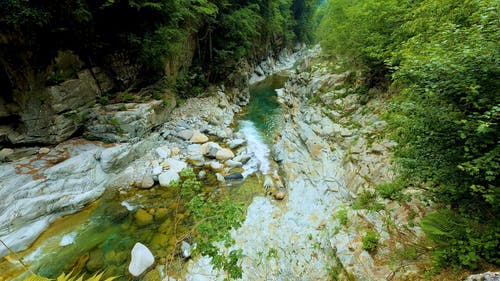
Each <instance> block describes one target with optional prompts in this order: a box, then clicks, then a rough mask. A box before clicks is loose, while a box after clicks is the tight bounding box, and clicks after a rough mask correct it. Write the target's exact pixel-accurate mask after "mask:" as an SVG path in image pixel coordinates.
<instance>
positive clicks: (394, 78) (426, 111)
mask: <svg viewBox="0 0 500 281" xmlns="http://www.w3.org/2000/svg"><path fill="white" fill-rule="evenodd" d="M499 7H500V2H499V1H496V0H466V1H456V0H419V1H399V0H387V1H376V0H356V1H351V0H332V1H329V2H327V3H326V4H325V5H324V6H323V7H322V9H320V11H319V15H318V16H319V18H320V22H321V23H320V25H319V28H318V32H317V33H318V38H319V41H320V42H321V45H322V47H323V50H324V51H325V52H326V53H327V54H330V55H331V56H332V57H334V58H335V59H338V60H339V61H341V62H343V63H344V64H345V65H347V66H348V67H349V68H354V69H356V70H358V71H359V73H361V74H362V76H363V77H364V83H363V85H360V86H359V87H360V89H359V90H360V92H361V93H364V94H366V95H369V94H370V93H373V92H374V91H370V90H369V89H370V88H374V87H378V88H385V89H387V88H389V90H390V92H392V93H395V94H393V97H392V99H391V101H390V110H389V114H388V116H387V118H388V120H389V123H390V124H391V125H392V129H393V138H394V139H395V140H396V141H397V142H398V143H399V145H398V147H397V148H396V150H395V155H396V164H397V167H398V170H399V172H400V174H401V176H400V178H399V179H398V180H396V182H395V183H394V184H393V185H391V187H392V190H391V192H394V193H397V192H398V190H400V189H402V188H404V187H406V186H410V185H412V186H417V187H419V188H422V189H424V190H426V192H427V194H428V196H429V198H431V199H432V200H433V201H434V202H435V203H437V205H438V206H439V207H440V208H439V211H438V212H436V213H434V214H431V215H430V216H428V217H427V218H426V219H425V220H423V221H422V222H421V226H422V229H423V230H424V231H425V232H426V234H427V235H428V237H429V238H431V239H432V240H433V241H434V242H435V243H436V247H435V251H434V262H435V264H436V265H437V266H438V268H439V267H443V266H449V265H452V266H454V267H467V268H472V269H474V268H477V267H478V266H480V264H482V263H483V262H489V263H493V264H496V265H498V264H499V263H500V255H499V251H498V249H499V241H500V231H499V230H500V221H499V220H498V217H497V215H498V212H499V210H500V209H499V206H500V204H499V203H500V181H499V178H498V176H499V173H500V162H499V160H500V146H499V136H500V126H499V121H500V95H499V93H498V89H500V82H499V79H498V77H500V45H499V44H498V42H500V29H499V27H500V21H499V19H500V17H499V14H498V10H499Z"/></svg>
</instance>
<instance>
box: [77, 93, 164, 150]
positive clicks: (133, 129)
mask: <svg viewBox="0 0 500 281" xmlns="http://www.w3.org/2000/svg"><path fill="white" fill-rule="evenodd" d="M171 110H172V105H169V106H165V105H164V104H163V101H160V100H154V101H150V102H146V103H128V104H111V105H107V106H100V105H96V106H95V107H94V108H92V109H91V110H90V111H89V117H88V118H89V121H87V122H86V124H85V131H86V134H87V135H88V136H89V137H93V138H97V139H101V140H106V141H112V142H125V141H130V140H131V139H139V138H141V137H144V136H145V135H146V134H148V133H149V132H151V130H152V129H153V128H155V127H157V126H159V125H161V124H163V123H165V122H166V121H167V118H168V116H169V114H170V112H171Z"/></svg>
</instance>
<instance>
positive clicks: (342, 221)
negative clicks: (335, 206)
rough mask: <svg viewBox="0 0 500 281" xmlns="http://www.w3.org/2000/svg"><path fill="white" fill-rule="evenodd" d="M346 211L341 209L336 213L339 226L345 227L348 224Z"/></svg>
mask: <svg viewBox="0 0 500 281" xmlns="http://www.w3.org/2000/svg"><path fill="white" fill-rule="evenodd" d="M347 214H348V210H347V209H342V210H340V211H338V212H337V214H336V217H337V218H338V220H339V222H340V224H341V225H347V224H348V223H349V219H348V217H347Z"/></svg>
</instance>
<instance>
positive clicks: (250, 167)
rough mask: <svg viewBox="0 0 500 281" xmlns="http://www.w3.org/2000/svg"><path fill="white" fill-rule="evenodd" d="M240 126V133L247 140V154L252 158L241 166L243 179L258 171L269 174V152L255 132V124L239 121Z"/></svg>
mask: <svg viewBox="0 0 500 281" xmlns="http://www.w3.org/2000/svg"><path fill="white" fill-rule="evenodd" d="M240 126H241V129H240V132H241V133H243V135H244V136H245V138H246V140H247V152H248V154H249V155H251V156H252V157H251V159H250V160H249V161H248V162H247V163H246V164H245V165H244V166H243V170H244V172H243V177H246V176H248V175H250V174H252V173H255V172H258V171H259V172H261V173H262V174H267V173H269V171H270V169H271V164H270V162H269V154H270V152H271V151H270V150H269V148H268V147H267V145H266V144H265V143H264V139H263V138H262V136H261V135H260V134H259V132H258V131H257V128H256V127H255V124H254V123H253V122H252V121H249V120H241V121H240Z"/></svg>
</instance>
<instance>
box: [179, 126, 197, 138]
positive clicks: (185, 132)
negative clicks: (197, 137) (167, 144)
mask: <svg viewBox="0 0 500 281" xmlns="http://www.w3.org/2000/svg"><path fill="white" fill-rule="evenodd" d="M193 134H194V132H193V130H188V129H185V130H181V131H179V132H178V133H177V136H178V137H179V138H181V139H183V140H189V139H191V137H193Z"/></svg>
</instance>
